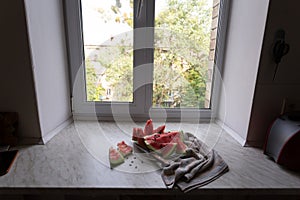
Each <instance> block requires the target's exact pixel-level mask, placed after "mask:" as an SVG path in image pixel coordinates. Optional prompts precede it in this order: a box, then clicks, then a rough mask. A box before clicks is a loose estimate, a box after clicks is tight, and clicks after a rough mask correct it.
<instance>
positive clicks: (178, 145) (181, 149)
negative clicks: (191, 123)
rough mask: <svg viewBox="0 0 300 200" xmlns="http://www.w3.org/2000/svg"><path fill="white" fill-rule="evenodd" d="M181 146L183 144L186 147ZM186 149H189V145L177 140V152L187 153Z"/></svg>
mask: <svg viewBox="0 0 300 200" xmlns="http://www.w3.org/2000/svg"><path fill="white" fill-rule="evenodd" d="M180 146H183V147H184V148H180ZM186 149H187V146H186V144H185V143H184V142H183V141H179V142H177V147H176V153H177V154H185V153H186Z"/></svg>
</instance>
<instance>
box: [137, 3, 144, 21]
mask: <svg viewBox="0 0 300 200" xmlns="http://www.w3.org/2000/svg"><path fill="white" fill-rule="evenodd" d="M143 6H144V0H138V4H137V12H136V18H139V17H140V16H141V13H142V8H143Z"/></svg>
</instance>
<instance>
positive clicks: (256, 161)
mask: <svg viewBox="0 0 300 200" xmlns="http://www.w3.org/2000/svg"><path fill="white" fill-rule="evenodd" d="M140 126H142V124H141V125H140ZM119 128H121V129H122V130H123V131H124V132H123V133H122V131H121V130H120V129H119ZM167 128H168V129H177V130H178V129H183V130H185V131H188V132H192V133H194V134H195V135H197V136H198V137H199V138H200V139H202V140H203V141H205V143H206V144H207V145H208V146H210V147H214V149H216V150H217V151H218V153H219V154H220V155H221V156H222V157H223V158H224V160H225V161H226V162H227V164H228V165H229V168H230V171H229V172H228V173H226V174H225V175H223V176H222V177H220V178H219V179H217V180H215V181H213V182H212V183H210V184H208V185H206V186H204V187H202V188H201V189H199V190H196V191H194V192H192V193H193V194H195V193H199V194H207V195H211V194H215V191H216V190H218V191H219V192H218V195H219V194H223V193H224V194H226V193H230V194H232V192H237V193H240V194H253V192H252V191H253V190H255V194H256V195H258V194H262V195H263V194H271V195H275V194H282V195H285V194H288V195H299V194H300V190H299V189H300V174H299V173H294V172H290V171H287V170H285V169H283V168H281V167H280V166H278V165H277V164H276V163H274V162H273V161H271V160H270V159H268V158H267V157H266V156H265V155H263V153H262V151H261V150H259V149H255V148H245V147H241V146H240V145H239V144H238V143H237V142H236V141H235V140H234V139H233V138H231V137H230V136H229V135H228V134H227V133H226V132H225V131H223V130H222V129H221V128H220V127H219V126H218V125H216V124H214V123H212V124H188V123H184V124H183V123H182V124H179V123H167ZM131 129H132V125H130V124H128V123H119V124H118V126H117V125H116V124H114V123H109V122H103V123H101V124H98V122H75V123H74V124H72V125H71V126H69V127H67V128H65V129H64V130H63V131H62V132H61V133H60V134H58V135H57V136H55V137H54V138H53V139H52V140H51V141H50V142H49V143H47V144H46V145H37V146H30V147H26V148H22V149H20V153H19V156H18V158H17V160H16V163H14V165H13V167H12V169H11V170H10V172H9V174H7V175H5V176H2V177H0V194H8V193H10V192H13V193H19V194H28V193H36V192H37V191H39V194H40V192H43V191H45V192H47V191H48V192H49V191H52V192H55V191H57V192H60V193H68V192H70V193H72V194H76V192H77V193H78V194H82V192H84V191H86V192H88V193H87V194H90V192H91V191H93V194H94V193H95V194H98V193H99V194H102V193H103V194H106V193H107V194H116V193H115V192H116V191H118V192H120V193H118V194H122V192H123V193H124V194H139V193H141V194H146V193H152V194H157V193H160V194H170V192H171V191H172V192H171V194H180V191H178V190H166V189H165V185H164V183H163V181H162V179H161V177H160V172H159V171H152V172H150V171H149V172H147V173H143V172H142V171H140V173H128V172H124V171H122V170H119V169H121V168H115V169H114V170H111V169H110V168H109V167H107V166H106V165H107V163H105V162H106V161H105V158H104V159H103V160H101V159H99V158H97V155H96V154H95V155H93V153H92V149H91V148H90V147H91V146H87V145H88V143H89V144H90V145H96V146H97V145H99V146H101V145H103V144H101V143H100V141H99V142H98V141H97V140H96V139H93V138H92V137H91V135H90V134H91V133H92V134H99V133H100V132H102V131H103V132H106V133H108V132H109V133H110V134H109V135H110V136H109V137H107V138H106V140H109V141H111V142H112V144H114V143H115V142H116V141H117V140H119V141H121V140H125V141H128V142H130V141H131V139H130V134H129V135H128V134H127V133H129V132H130V131H131ZM81 131H84V132H85V133H79V132H81ZM78 133H79V134H78ZM117 133H120V134H123V135H122V137H114V136H115V135H116V134H117ZM80 134H88V136H87V137H86V138H85V139H84V141H83V140H82V139H83V138H82V135H80ZM80 138H81V139H80ZM115 140H116V141H115ZM105 157H106V156H105ZM107 161H108V159H107ZM127 164H128V163H126V162H125V163H124V165H127ZM24 189H26V190H24ZM37 189H39V190H37ZM79 189H80V190H79ZM52 192H51V193H52ZM173 192H174V193H173Z"/></svg>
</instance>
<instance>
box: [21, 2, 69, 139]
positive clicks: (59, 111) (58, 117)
mask: <svg viewBox="0 0 300 200" xmlns="http://www.w3.org/2000/svg"><path fill="white" fill-rule="evenodd" d="M25 7H26V15H27V24H28V31H29V38H30V47H31V54H32V62H33V73H34V82H35V89H36V95H37V105H38V113H39V118H40V125H41V130H42V137H43V140H44V142H46V141H48V140H49V139H50V138H51V137H52V136H54V135H55V134H56V133H57V132H58V131H59V130H60V129H62V128H63V127H65V126H66V125H68V124H69V123H70V117H71V110H70V109H71V108H70V92H69V81H68V66H67V53H66V42H65V30H64V20H63V19H64V18H63V11H62V1H61V0H25Z"/></svg>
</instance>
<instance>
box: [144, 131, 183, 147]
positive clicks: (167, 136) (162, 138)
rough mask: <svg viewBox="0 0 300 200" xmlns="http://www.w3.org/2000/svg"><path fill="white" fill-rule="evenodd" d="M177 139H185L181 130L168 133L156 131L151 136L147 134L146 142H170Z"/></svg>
mask: <svg viewBox="0 0 300 200" xmlns="http://www.w3.org/2000/svg"><path fill="white" fill-rule="evenodd" d="M176 139H179V140H183V135H182V132H179V131H173V132H168V133H161V134H159V133H154V134H152V135H149V136H145V137H144V140H145V144H146V145H147V144H149V143H150V142H152V141H153V142H157V143H170V142H176Z"/></svg>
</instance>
